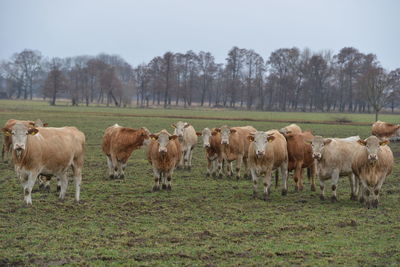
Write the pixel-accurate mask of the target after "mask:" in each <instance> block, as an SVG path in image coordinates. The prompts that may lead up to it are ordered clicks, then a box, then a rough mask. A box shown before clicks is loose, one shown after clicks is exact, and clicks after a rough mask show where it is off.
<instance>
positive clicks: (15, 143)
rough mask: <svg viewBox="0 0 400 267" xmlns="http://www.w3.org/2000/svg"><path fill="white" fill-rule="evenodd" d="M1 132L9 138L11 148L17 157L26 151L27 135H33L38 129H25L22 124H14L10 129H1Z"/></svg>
mask: <svg viewBox="0 0 400 267" xmlns="http://www.w3.org/2000/svg"><path fill="white" fill-rule="evenodd" d="M2 131H3V133H4V135H6V136H11V140H12V147H13V150H14V151H15V152H16V154H17V156H18V157H19V156H21V154H22V152H23V151H24V150H25V149H26V142H27V139H28V135H35V134H37V133H38V132H39V130H38V129H36V128H34V127H32V128H31V127H27V126H26V125H24V124H23V123H16V124H15V125H14V126H13V127H12V128H11V129H10V128H3V129H2Z"/></svg>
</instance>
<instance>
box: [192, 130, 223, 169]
mask: <svg viewBox="0 0 400 267" xmlns="http://www.w3.org/2000/svg"><path fill="white" fill-rule="evenodd" d="M214 131H215V129H211V130H210V129H209V128H204V129H203V130H202V131H201V133H198V132H196V135H197V136H202V138H203V148H204V151H205V154H206V159H207V173H206V175H207V176H210V175H212V176H213V177H216V176H217V169H218V164H219V163H222V165H224V159H223V155H222V145H221V135H220V133H219V132H215V134H214V135H213V134H212V133H213V132H214ZM227 165H228V171H229V172H231V164H227Z"/></svg>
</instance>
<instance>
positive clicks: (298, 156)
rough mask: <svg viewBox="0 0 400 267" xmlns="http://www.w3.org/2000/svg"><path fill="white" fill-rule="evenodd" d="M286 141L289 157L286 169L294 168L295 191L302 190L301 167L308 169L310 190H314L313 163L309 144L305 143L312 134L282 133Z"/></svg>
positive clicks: (314, 170)
mask: <svg viewBox="0 0 400 267" xmlns="http://www.w3.org/2000/svg"><path fill="white" fill-rule="evenodd" d="M283 135H284V136H285V138H286V141H287V151H288V157H289V164H288V171H289V172H291V171H293V170H294V174H293V178H294V181H295V183H296V187H295V189H296V191H299V190H303V168H307V169H308V173H309V174H310V177H309V178H311V191H315V172H316V169H315V163H314V158H313V155H312V148H311V145H310V144H308V143H306V141H307V140H312V139H313V138H314V136H313V135H312V133H311V132H303V133H299V134H296V133H291V132H287V133H284V134H283Z"/></svg>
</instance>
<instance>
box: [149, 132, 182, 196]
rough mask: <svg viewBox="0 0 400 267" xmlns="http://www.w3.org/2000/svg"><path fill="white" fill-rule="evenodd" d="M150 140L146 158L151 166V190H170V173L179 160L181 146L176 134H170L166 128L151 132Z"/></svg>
mask: <svg viewBox="0 0 400 267" xmlns="http://www.w3.org/2000/svg"><path fill="white" fill-rule="evenodd" d="M150 137H151V141H150V144H149V145H148V149H147V160H148V161H149V163H150V164H151V165H152V167H153V173H154V186H153V191H158V190H160V183H161V182H162V189H166V190H168V191H170V190H171V189H172V188H171V180H172V174H173V172H174V170H175V168H176V166H177V165H178V164H179V161H180V160H181V157H182V153H181V146H180V143H179V141H178V136H177V135H171V134H169V133H168V131H167V130H162V131H161V132H159V133H158V134H151V135H150Z"/></svg>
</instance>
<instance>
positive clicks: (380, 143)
mask: <svg viewBox="0 0 400 267" xmlns="http://www.w3.org/2000/svg"><path fill="white" fill-rule="evenodd" d="M387 144H389V140H383V141H380V142H379V145H380V146H385V145H387Z"/></svg>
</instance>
